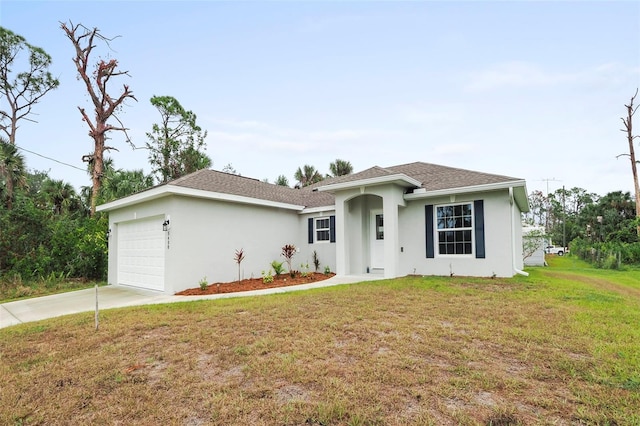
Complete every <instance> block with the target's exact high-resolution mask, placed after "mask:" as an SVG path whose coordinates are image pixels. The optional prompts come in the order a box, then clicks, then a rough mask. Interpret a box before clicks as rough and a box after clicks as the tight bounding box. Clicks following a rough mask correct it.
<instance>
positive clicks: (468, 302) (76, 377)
mask: <svg viewBox="0 0 640 426" xmlns="http://www.w3.org/2000/svg"><path fill="white" fill-rule="evenodd" d="M528 271H529V272H530V273H531V275H530V276H529V277H522V276H517V277H514V278H512V279H477V278H463V277H454V278H449V277H446V278H441V277H438V278H436V277H406V278H402V279H396V280H385V281H376V282H370V283H362V284H354V285H345V286H338V287H332V288H325V289H318V290H313V291H305V292H296V293H288V294H278V295H271V296H262V297H253V298H238V299H227V300H217V301H200V302H191V303H176V304H170V305H159V306H158V305H156V306H144V307H136V308H128V309H119V310H110V311H104V312H102V316H101V323H100V330H99V331H98V332H94V331H93V315H92V314H91V313H87V314H78V315H73V316H68V317H63V318H57V319H52V320H48V321H42V322H38V323H29V324H23V325H19V326H15V327H9V328H6V329H0V383H2V384H3V385H2V387H0V424H67V423H73V424H178V425H200V424H202V425H204V424H221V425H228V424H237V425H248V424H251V425H364V424H367V425H369V424H374V425H376V424H377V425H392V424H415V425H425V424H426V425H428V424H433V425H458V424H463V425H476V424H480V425H488V424H493V425H507V424H526V425H529V424H545V425H546V424H594V425H596V424H598V425H605V424H610V425H633V424H640V414H638V413H639V411H638V407H640V327H639V326H638V325H639V324H640V274H638V273H637V271H627V272H624V271H601V270H595V269H592V268H590V267H589V266H588V265H587V264H585V263H582V262H579V261H577V260H575V259H572V258H571V257H565V258H558V259H553V261H552V263H551V266H550V267H547V268H529V269H528Z"/></svg>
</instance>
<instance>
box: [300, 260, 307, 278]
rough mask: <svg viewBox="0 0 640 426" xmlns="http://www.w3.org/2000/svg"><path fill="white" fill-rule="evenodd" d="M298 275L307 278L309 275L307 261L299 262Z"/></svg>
mask: <svg viewBox="0 0 640 426" xmlns="http://www.w3.org/2000/svg"><path fill="white" fill-rule="evenodd" d="M300 275H302V276H303V277H304V278H307V277H308V276H309V264H308V263H301V264H300Z"/></svg>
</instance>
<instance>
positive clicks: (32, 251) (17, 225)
mask: <svg viewBox="0 0 640 426" xmlns="http://www.w3.org/2000/svg"><path fill="white" fill-rule="evenodd" d="M107 229H108V219H107V217H106V216H96V217H95V218H90V217H86V216H81V215H77V216H74V215H69V214H63V215H52V214H51V213H50V212H47V211H45V210H43V209H40V208H38V207H37V206H35V205H33V204H32V203H30V202H29V201H28V200H25V199H22V200H20V201H19V205H17V206H15V207H14V208H13V209H12V210H6V209H0V280H2V279H8V278H11V277H15V276H20V277H21V278H22V279H25V280H32V279H43V278H45V277H49V276H52V275H55V276H64V277H67V278H86V279H94V280H104V279H105V278H106V272H107V235H106V234H107Z"/></svg>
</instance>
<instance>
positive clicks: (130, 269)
mask: <svg viewBox="0 0 640 426" xmlns="http://www.w3.org/2000/svg"><path fill="white" fill-rule="evenodd" d="M162 220H163V217H162V216H158V217H153V218H146V219H139V220H135V221H131V222H123V223H121V224H119V225H118V283H119V284H124V285H130V286H135V287H142V288H147V289H150V290H161V291H164V254H165V251H164V240H165V235H164V234H165V233H164V231H162V226H161V224H162Z"/></svg>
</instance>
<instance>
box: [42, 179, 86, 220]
mask: <svg viewBox="0 0 640 426" xmlns="http://www.w3.org/2000/svg"><path fill="white" fill-rule="evenodd" d="M42 191H43V192H44V194H45V196H46V198H47V199H48V201H49V202H50V203H51V204H52V205H53V213H54V214H57V215H59V214H62V213H63V212H64V211H72V210H78V209H79V207H80V204H81V203H80V200H79V198H78V195H77V194H76V191H75V189H74V188H73V186H71V184H69V183H67V182H64V181H62V180H58V179H48V180H46V181H45V182H44V184H43V185H42Z"/></svg>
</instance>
